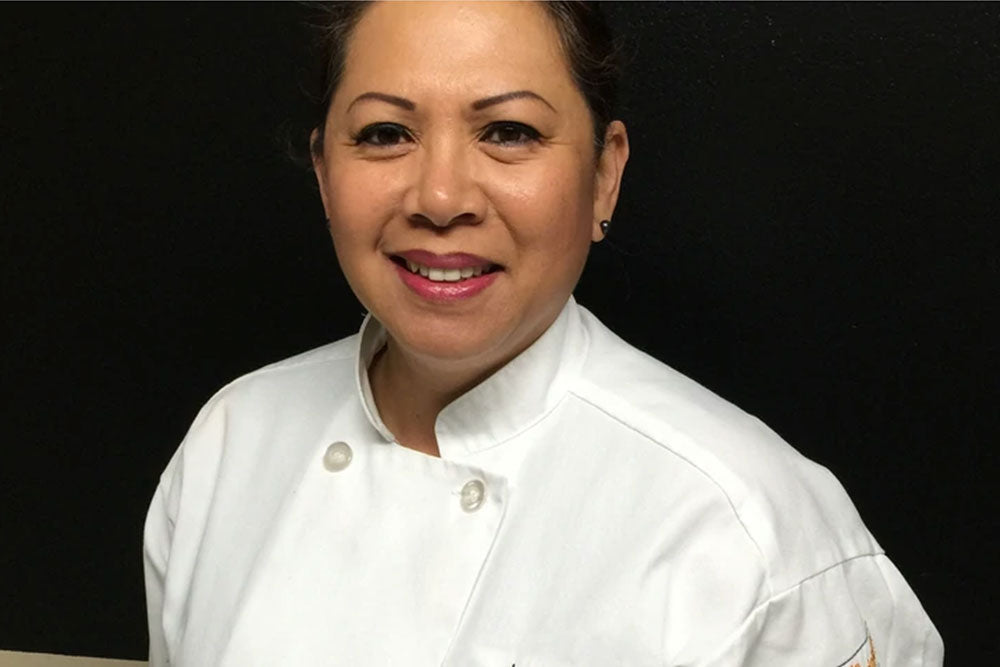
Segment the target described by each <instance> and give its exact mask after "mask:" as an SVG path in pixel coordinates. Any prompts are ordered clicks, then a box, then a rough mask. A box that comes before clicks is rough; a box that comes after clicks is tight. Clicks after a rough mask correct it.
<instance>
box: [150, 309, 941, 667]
mask: <svg viewBox="0 0 1000 667" xmlns="http://www.w3.org/2000/svg"><path fill="white" fill-rule="evenodd" d="M385 336H386V334H385V330H384V329H383V328H382V326H381V325H380V324H379V323H378V321H377V320H375V319H373V318H372V317H371V316H368V317H367V318H365V321H364V323H363V324H362V327H361V331H360V332H359V333H358V334H356V335H354V336H351V337H349V338H346V339H343V340H341V341H338V342H335V343H332V344H330V345H327V346H325V347H321V348H319V349H316V350H313V351H311V352H307V353H305V354H302V355H299V356H296V357H293V358H291V359H288V360H285V361H282V362H280V363H277V364H274V365H271V366H267V367H265V368H263V369H261V370H258V371H256V372H254V373H250V374H249V375H247V376H245V377H243V378H240V379H238V380H236V381H235V382H232V383H231V384H229V385H228V386H226V387H225V388H223V389H222V390H221V391H220V392H219V393H218V394H216V395H215V396H214V397H213V398H212V399H211V400H210V401H209V402H208V403H207V404H206V405H205V407H204V408H203V409H202V410H201V412H200V413H199V414H198V416H197V418H196V419H195V421H194V423H193V425H192V426H191V429H190V431H189V433H188V434H187V436H186V437H185V439H184V441H183V443H182V444H181V446H180V447H179V449H178V450H177V452H176V454H175V455H174V456H173V458H172V459H171V460H170V462H169V464H168V465H167V468H166V470H165V472H164V473H163V475H162V478H161V480H160V484H159V486H158V488H157V489H156V492H155V495H154V498H153V500H152V504H151V506H150V509H149V514H148V517H147V521H146V529H145V548H144V554H145V570H146V592H147V602H148V611H149V629H150V658H151V664H152V665H154V666H159V665H167V664H170V665H183V666H190V667H203V666H206V665H226V666H229V665H231V666H233V667H236V666H239V667H251V666H255V665H261V666H264V665H267V666H273V665H282V666H286V667H287V666H297V665H303V666H309V667H315V666H317V665H349V666H352V667H356V666H366V665H407V666H418V667H419V666H422V665H448V666H454V667H477V666H483V667H487V666H489V667H508V666H510V665H516V666H517V667H548V666H557V665H558V666H568V665H573V666H581V665H583V666H586V665H595V666H596V665H599V666H601V667H607V666H609V665H628V666H629V667H642V666H646V665H649V666H652V665H657V666H658V667H663V666H665V665H672V666H681V665H684V666H695V665H697V666H699V667H708V666H713V667H730V666H731V667H737V666H750V667H757V666H759V667H764V666H765V665H766V666H767V667H774V666H776V665H788V666H794V667H801V666H803V665H809V666H829V667H841V666H848V665H853V664H855V663H857V664H859V665H861V666H865V665H869V664H875V663H874V662H869V659H870V658H871V657H872V656H875V658H874V659H875V660H877V664H879V665H883V666H884V667H904V666H905V667H917V666H922V667H923V666H938V665H941V664H942V652H943V649H942V644H941V639H940V636H939V635H938V633H937V631H936V630H935V628H934V626H933V625H932V623H931V622H930V620H929V619H928V618H927V615H926V614H925V613H924V611H923V609H922V608H921V606H920V603H919V602H918V601H917V599H916V597H915V596H914V594H913V592H912V591H911V590H910V588H909V587H908V586H907V584H906V582H905V581H904V580H903V578H902V577H901V575H900V573H899V572H898V571H897V570H896V568H895V567H894V566H893V564H892V563H891V562H890V561H889V559H888V558H887V557H886V556H885V554H884V553H883V551H882V549H881V548H880V547H879V545H878V544H877V543H876V541H875V540H874V538H873V537H872V536H871V534H870V533H869V532H868V530H866V529H865V526H864V524H863V523H862V522H861V520H860V519H859V517H858V515H857V513H856V511H855V509H854V507H853V505H852V504H851V502H850V500H849V499H848V498H847V496H846V494H845V493H844V491H843V489H842V487H841V486H840V485H839V484H838V483H837V481H836V480H835V479H834V477H833V476H832V475H831V474H830V473H829V472H828V471H827V470H826V469H824V468H822V467H820V466H818V465H816V464H815V463H812V462H811V461H809V460H807V459H805V458H804V457H802V456H801V455H800V454H798V453H797V452H796V451H795V450H794V449H792V448H791V447H790V446H789V445H788V444H786V443H785V442H783V441H782V440H781V439H780V438H779V437H778V436H777V435H776V434H775V433H774V432H773V431H771V430H769V429H768V428H767V427H766V426H764V425H763V424H762V423H761V422H760V421H758V420H757V419H755V418H753V417H751V416H749V415H747V414H746V413H744V412H742V411H740V410H739V409H738V408H736V407H734V406H733V405H731V404H729V403H727V402H726V401H724V400H722V399H721V398H719V397H718V396H716V395H714V394H712V393H711V392H710V391H708V390H707V389H705V388H703V387H701V386H700V385H698V384H696V383H694V382H692V381H691V380H689V379H687V378H685V377H684V376H682V375H680V374H679V373H677V372H676V371H673V370H671V369H670V368H668V367H667V366H665V365H663V364H662V363H660V362H658V361H657V360H655V359H653V358H651V357H649V356H647V355H645V354H644V353H642V352H640V351H639V350H637V349H635V348H633V347H631V346H630V345H628V344H627V343H625V342H624V341H622V340H621V339H619V338H618V337H617V336H615V335H614V334H613V333H612V332H611V331H609V330H608V329H607V328H605V327H604V326H603V325H602V324H601V323H600V322H599V321H598V320H597V319H596V318H595V317H594V316H593V315H592V314H591V313H590V312H588V311H587V310H586V309H584V308H582V307H580V306H579V305H578V304H577V303H576V302H575V301H574V300H573V299H572V298H571V299H570V300H569V302H568V303H567V304H566V306H565V308H564V309H563V311H562V313H561V314H560V315H559V317H558V319H557V320H556V321H555V322H554V323H553V325H552V326H551V327H550V328H549V329H548V330H547V331H546V332H545V333H544V334H543V335H542V336H541V337H540V338H539V339H538V340H537V341H536V342H535V343H534V344H532V345H531V346H530V347H529V348H528V349H526V350H525V351H524V352H523V353H522V354H520V355H519V356H517V357H516V358H515V359H513V360H512V361H511V362H509V363H508V364H507V365H506V366H504V367H503V368H501V369H500V370H499V371H497V372H496V373H495V374H494V375H492V376H491V377H490V378H488V379H487V380H485V381H484V382H483V383H481V384H480V385H478V386H476V387H475V388H473V389H472V390H470V391H469V392H467V393H465V394H464V395H462V396H461V397H459V398H458V399H456V400H455V401H454V402H452V403H451V404H449V405H448V406H447V407H445V408H444V410H442V412H441V413H440V415H439V416H438V418H437V422H436V425H435V426H436V428H435V430H436V434H437V440H438V446H439V448H440V452H441V457H440V458H436V457H431V456H427V455H425V454H422V453H420V452H417V451H414V450H411V449H408V448H406V447H403V446H401V445H399V444H398V443H396V442H395V441H394V438H393V436H392V434H391V433H390V432H389V430H388V429H387V428H386V426H385V424H384V423H383V422H382V420H381V419H380V417H379V415H378V411H377V409H376V406H375V402H374V400H373V398H372V394H371V388H370V386H369V385H368V375H367V367H368V364H369V363H370V361H371V359H372V358H373V356H374V355H375V354H376V352H378V350H379V349H380V348H381V347H382V345H383V344H384V341H385ZM335 443H339V444H336V445H335ZM331 447H335V449H336V451H333V450H331ZM331 452H332V453H331Z"/></svg>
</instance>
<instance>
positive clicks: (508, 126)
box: [351, 120, 542, 148]
mask: <svg viewBox="0 0 1000 667" xmlns="http://www.w3.org/2000/svg"><path fill="white" fill-rule="evenodd" d="M384 130H390V131H392V132H395V133H396V135H397V137H396V138H399V137H402V136H404V135H408V134H409V132H408V131H407V130H406V128H405V127H403V126H402V125H399V124H397V123H372V124H371V125H367V126H365V127H363V128H362V129H361V131H360V132H358V133H357V134H353V135H351V141H352V142H353V144H354V145H355V146H361V145H362V144H364V145H368V146H372V147H375V148H386V147H389V146H395V145H397V143H399V142H398V141H397V142H395V143H372V141H371V140H372V139H373V138H374V137H375V136H377V135H378V134H379V133H380V132H382V131H384ZM497 131H501V132H502V131H515V132H517V133H519V136H522V135H523V136H524V137H526V139H524V140H522V141H491V142H489V143H492V144H496V145H498V146H523V145H525V144H529V143H536V142H538V141H539V140H541V138H542V135H541V133H540V132H539V131H538V130H536V129H535V128H533V127H531V126H530V125H525V124H524V123H518V122H516V121H510V120H504V121H498V122H496V123H490V124H489V125H488V126H487V127H486V130H485V131H484V132H483V134H482V135H481V136H480V138H479V140H480V141H484V140H485V138H486V137H487V136H489V135H491V134H493V133H494V132H497Z"/></svg>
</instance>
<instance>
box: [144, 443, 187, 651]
mask: <svg viewBox="0 0 1000 667" xmlns="http://www.w3.org/2000/svg"><path fill="white" fill-rule="evenodd" d="M178 454H179V452H178ZM178 454H175V455H174V458H173V459H171V461H170V463H169V464H168V465H167V469H166V470H165V471H164V473H163V475H162V476H161V478H160V483H159V485H157V487H156V492H155V493H154V494H153V500H152V502H150V505H149V511H148V512H147V514H146V525H145V529H144V531H143V549H142V551H143V573H144V576H145V584H146V614H147V619H148V623H149V665H150V667H162V666H165V665H169V664H170V660H169V657H168V652H167V640H166V632H165V629H164V625H163V620H164V614H163V607H164V601H165V597H166V576H167V565H168V563H169V561H170V546H171V542H172V541H173V533H174V521H175V516H176V512H175V511H173V510H174V509H175V508H172V507H171V502H170V499H171V498H172V497H176V496H175V494H172V493H171V492H170V491H171V489H172V487H173V485H174V483H175V481H179V480H175V475H174V472H175V470H176V466H177V463H176V460H177V458H178Z"/></svg>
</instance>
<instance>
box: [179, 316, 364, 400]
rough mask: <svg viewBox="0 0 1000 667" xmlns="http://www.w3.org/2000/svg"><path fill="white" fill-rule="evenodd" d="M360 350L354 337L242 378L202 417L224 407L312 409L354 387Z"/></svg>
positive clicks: (219, 395)
mask: <svg viewBox="0 0 1000 667" xmlns="http://www.w3.org/2000/svg"><path fill="white" fill-rule="evenodd" d="M357 346H358V335H357V334H354V335H351V336H347V337H346V338H342V339H340V340H337V341H334V342H332V343H328V344H326V345H322V346H320V347H317V348H314V349H311V350H308V351H305V352H302V353H300V354H296V355H294V356H291V357H288V358H286V359H282V360H280V361H276V362H274V363H271V364H268V365H266V366H263V367H261V368H258V369H256V370H254V371H251V372H249V373H246V374H244V375H241V376H240V377H238V378H236V379H234V380H232V381H231V382H229V383H227V384H226V385H224V386H223V387H222V388H220V389H219V390H218V391H217V392H216V393H215V394H214V395H213V396H212V397H211V398H210V399H209V400H208V401H207V402H206V404H205V407H204V408H203V409H202V411H201V412H202V414H200V415H199V417H201V416H202V415H203V414H204V413H206V412H211V411H213V410H217V409H218V408H220V407H244V408H252V407H254V406H256V405H257V404H266V405H267V406H268V408H269V409H270V410H274V409H280V408H281V406H282V405H283V404H286V403H290V404H298V405H303V402H305V405H311V404H312V403H313V402H314V401H316V400H324V399H329V398H330V397H331V396H332V395H333V394H335V393H337V392H340V391H343V390H344V388H345V387H344V385H345V384H351V383H353V379H354V378H353V373H352V371H353V368H354V361H355V359H356V352H357Z"/></svg>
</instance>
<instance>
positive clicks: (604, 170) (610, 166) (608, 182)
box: [591, 120, 628, 242]
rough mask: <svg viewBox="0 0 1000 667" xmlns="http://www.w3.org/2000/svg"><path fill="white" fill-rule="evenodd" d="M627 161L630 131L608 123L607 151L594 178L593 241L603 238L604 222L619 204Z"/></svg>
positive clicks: (605, 143)
mask: <svg viewBox="0 0 1000 667" xmlns="http://www.w3.org/2000/svg"><path fill="white" fill-rule="evenodd" d="M626 162H628V132H626V131H625V124H624V123H622V122H621V121H620V120H613V121H611V122H610V123H608V129H607V130H606V131H605V133H604V150H602V151H601V155H600V157H599V158H598V160H597V172H596V174H595V177H594V224H593V229H592V231H591V238H592V239H593V240H594V242H597V241H600V240H601V239H603V238H604V232H602V231H601V220H610V219H611V216H612V215H613V214H614V212H615V205H616V204H617V203H618V192H619V190H620V189H621V184H622V174H623V173H625V163H626Z"/></svg>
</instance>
